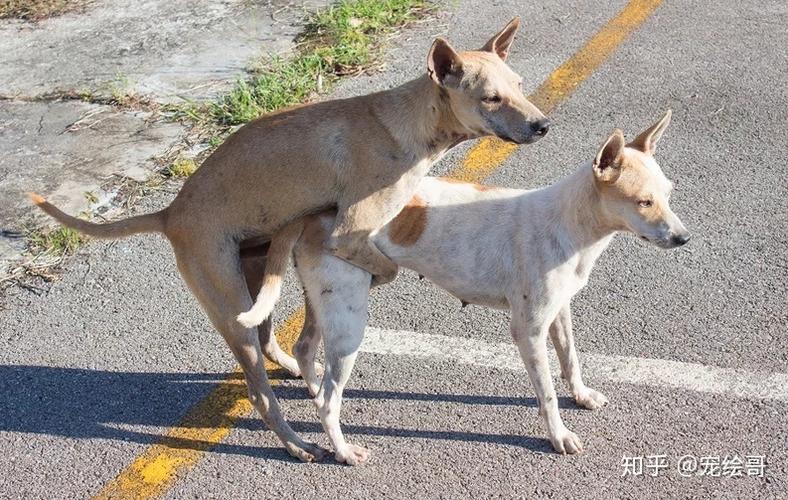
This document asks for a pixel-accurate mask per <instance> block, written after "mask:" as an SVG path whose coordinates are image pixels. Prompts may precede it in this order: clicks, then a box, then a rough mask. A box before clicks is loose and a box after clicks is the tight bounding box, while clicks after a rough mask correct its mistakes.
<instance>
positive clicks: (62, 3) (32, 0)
mask: <svg viewBox="0 0 788 500" xmlns="http://www.w3.org/2000/svg"><path fill="white" fill-rule="evenodd" d="M86 3H87V2H86V1H82V0H0V19H24V20H26V21H40V20H41V19H45V18H47V17H52V16H59V15H60V14H65V13H66V12H70V11H73V10H78V9H81V8H82V7H84V5H85V4H86Z"/></svg>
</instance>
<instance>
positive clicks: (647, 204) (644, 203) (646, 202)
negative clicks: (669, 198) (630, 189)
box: [638, 200, 652, 208]
mask: <svg viewBox="0 0 788 500" xmlns="http://www.w3.org/2000/svg"><path fill="white" fill-rule="evenodd" d="M638 205H639V206H641V207H643V208H648V207H650V206H651V205H652V202H651V200H640V201H639V202H638Z"/></svg>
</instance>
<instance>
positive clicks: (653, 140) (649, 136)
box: [627, 110, 672, 156]
mask: <svg viewBox="0 0 788 500" xmlns="http://www.w3.org/2000/svg"><path fill="white" fill-rule="evenodd" d="M671 114H672V112H671V111H670V110H668V111H667V112H666V113H665V116H663V117H662V119H660V120H659V121H658V122H657V123H655V124H654V125H652V126H650V127H649V128H647V129H646V130H644V131H643V132H641V134H640V135H639V136H637V137H635V140H633V141H632V142H630V143H629V144H627V146H628V147H630V148H633V149H637V150H638V151H642V152H644V153H646V154H649V155H652V156H653V155H654V150H655V149H656V148H657V143H658V142H659V139H660V138H661V137H662V133H663V132H665V129H666V128H668V124H669V123H670V115H671Z"/></svg>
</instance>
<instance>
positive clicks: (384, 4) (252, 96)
mask: <svg viewBox="0 0 788 500" xmlns="http://www.w3.org/2000/svg"><path fill="white" fill-rule="evenodd" d="M431 8H432V7H431V5H430V4H429V3H428V2H427V1H426V0H340V1H339V2H338V3H336V4H335V5H333V6H332V7H329V8H326V9H323V10H321V11H319V12H317V13H315V14H313V15H312V16H311V18H310V19H309V20H308V22H307V24H306V27H305V30H304V33H303V34H302V35H301V36H299V38H298V40H297V47H296V50H295V52H294V53H293V54H292V55H291V56H289V57H277V58H274V59H272V60H271V61H269V62H268V63H267V64H265V65H263V66H262V67H261V68H259V69H258V70H256V71H255V73H254V74H253V76H252V77H251V78H250V79H248V80H240V81H238V82H237V83H236V85H235V87H234V88H233V89H232V91H230V92H229V93H228V94H227V95H225V96H224V97H222V98H220V99H219V100H218V101H216V102H213V103H209V104H207V105H200V104H197V103H187V104H186V105H183V106H179V107H178V109H177V110H175V111H176V113H175V114H176V115H177V117H182V118H188V119H190V120H192V121H195V122H198V123H213V124H216V125H219V126H225V127H226V126H233V125H239V124H243V123H246V122H248V121H250V120H253V119H255V118H257V117H258V116H260V115H262V114H264V113H270V112H272V111H276V110H279V109H282V108H285V107H288V106H292V105H295V104H299V103H302V102H305V101H308V100H309V99H310V98H311V97H313V96H314V95H316V94H318V93H319V92H324V91H327V90H328V89H330V88H331V86H332V85H333V84H334V83H335V82H336V80H338V79H339V78H340V77H342V76H344V75H350V74H359V73H362V72H364V71H367V70H369V69H371V68H373V67H375V65H377V64H378V61H377V57H378V55H379V48H380V43H381V40H382V38H383V36H385V35H387V34H389V33H392V32H394V31H395V30H396V29H397V28H400V27H402V26H404V25H406V24H408V23H409V22H412V21H414V20H416V19H419V18H422V17H424V16H425V15H426V14H427V13H428V12H429V11H430V10H431Z"/></svg>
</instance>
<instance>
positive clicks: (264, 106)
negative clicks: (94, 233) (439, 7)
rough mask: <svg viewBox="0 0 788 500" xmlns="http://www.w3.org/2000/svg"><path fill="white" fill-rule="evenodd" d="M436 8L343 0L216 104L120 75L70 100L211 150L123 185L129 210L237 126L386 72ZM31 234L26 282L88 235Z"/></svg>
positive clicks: (43, 4)
mask: <svg viewBox="0 0 788 500" xmlns="http://www.w3.org/2000/svg"><path fill="white" fill-rule="evenodd" d="M84 4H85V2H83V1H80V0H77V1H75V2H70V1H66V0H0V17H20V18H24V19H31V20H35V19H42V18H44V17H47V16H51V15H56V14H59V13H62V12H65V11H67V10H71V9H73V8H79V7H81V6H83V5H84ZM435 6H436V4H435V2H430V1H427V0H339V1H338V2H336V3H335V4H333V5H332V6H330V7H326V8H324V9H321V10H318V11H317V12H315V13H313V14H310V15H309V18H308V19H307V22H306V25H305V29H304V31H303V33H302V34H301V35H300V36H299V37H298V38H297V39H296V44H295V48H294V49H293V51H292V52H291V53H290V54H289V55H285V56H278V57H272V58H269V59H267V60H265V61H264V62H261V63H260V64H258V65H257V66H256V67H255V68H253V69H252V70H250V72H249V75H248V77H247V78H244V79H239V80H238V81H237V82H236V83H235V85H234V87H233V88H232V89H231V90H230V91H229V92H228V93H227V94H226V95H224V96H221V97H219V98H218V99H216V100H215V101H213V102H187V103H185V104H178V105H162V106H157V105H154V104H152V103H148V102H146V101H144V100H143V99H142V98H140V97H139V96H136V95H134V94H130V93H128V92H126V91H124V88H125V85H123V80H122V77H119V81H120V82H121V83H119V84H116V85H115V86H113V87H112V88H111V91H112V92H111V94H112V97H111V98H103V100H102V101H99V100H98V99H99V98H97V97H95V96H93V95H92V93H91V92H90V91H84V90H83V91H80V92H76V93H70V94H68V95H64V96H63V98H72V99H81V100H87V101H90V102H101V103H104V104H111V105H114V106H118V107H121V108H124V109H131V110H137V109H147V110H153V111H159V112H163V113H164V115H165V116H167V117H168V118H169V119H172V120H177V121H182V122H186V123H189V124H190V125H192V131H191V132H190V134H189V138H188V139H186V140H185V141H184V145H183V147H184V149H187V148H188V147H193V146H195V145H199V144H202V145H203V146H204V147H202V148H201V149H200V153H198V155H197V157H195V155H194V154H186V152H185V151H184V149H179V148H175V149H174V150H172V151H170V152H168V153H167V154H165V155H164V156H163V157H161V158H157V162H158V163H159V165H160V169H161V170H160V175H156V176H154V177H153V178H151V179H150V180H148V181H147V182H144V183H137V184H136V185H135V186H134V187H133V188H129V187H128V186H125V185H124V187H122V189H121V191H122V192H123V193H126V194H128V200H127V203H126V206H127V207H128V206H130V205H131V204H132V200H133V199H134V198H139V196H142V195H144V194H145V193H148V192H151V191H154V190H159V189H166V180H167V179H168V178H169V179H185V178H187V177H189V176H190V175H191V174H192V173H194V171H195V170H197V166H198V164H199V162H200V161H201V160H202V159H203V158H204V157H205V156H206V155H207V154H209V153H210V152H211V151H213V150H214V149H215V148H216V147H218V146H219V145H220V144H221V143H222V142H223V141H224V139H225V138H226V137H227V135H229V133H231V132H232V131H233V130H234V129H235V128H236V127H237V126H240V125H242V124H244V123H246V122H248V121H251V120H253V119H255V118H257V117H258V116H260V115H262V114H265V113H270V112H273V111H277V110H279V109H282V108H285V107H288V106H293V105H296V104H301V103H304V102H308V101H309V100H312V99H314V98H316V97H317V96H319V95H320V94H322V93H325V92H328V91H329V90H330V89H331V88H332V87H333V86H334V85H335V84H336V82H337V81H338V80H339V79H340V78H342V77H344V76H349V75H359V74H363V73H365V72H369V71H375V70H378V69H380V68H381V67H382V66H383V63H382V62H381V60H380V56H381V53H382V50H381V49H382V46H383V44H384V41H385V40H386V39H387V38H388V37H389V36H391V35H392V34H394V33H395V32H396V31H397V30H398V29H400V28H403V27H404V26H406V25H408V24H410V23H413V22H416V21H418V20H420V19H424V18H425V17H427V16H428V15H429V14H430V13H431V12H432V11H433V10H434V9H435ZM129 193H131V194H129ZM123 197H124V196H120V198H123ZM27 236H28V242H29V246H28V258H27V260H26V262H23V263H21V264H20V266H19V267H18V268H17V269H15V270H14V272H12V275H13V276H14V278H13V280H14V281H16V282H19V280H18V279H17V278H19V276H20V274H21V275H24V274H27V275H36V276H40V277H43V278H46V279H50V278H52V277H53V275H52V274H51V272H50V271H49V269H50V268H52V267H53V266H56V265H57V264H59V263H60V262H61V261H62V259H63V258H64V257H65V256H67V255H70V254H73V253H75V252H76V250H77V249H78V248H79V246H80V245H81V244H82V243H84V241H85V238H83V237H82V236H81V235H79V234H78V233H76V232H74V231H72V230H70V229H67V228H59V229H55V230H35V231H30V232H28V235H27ZM0 285H2V283H0ZM0 288H2V286H0Z"/></svg>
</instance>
